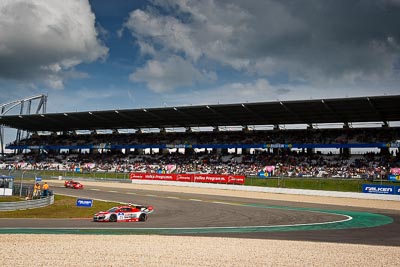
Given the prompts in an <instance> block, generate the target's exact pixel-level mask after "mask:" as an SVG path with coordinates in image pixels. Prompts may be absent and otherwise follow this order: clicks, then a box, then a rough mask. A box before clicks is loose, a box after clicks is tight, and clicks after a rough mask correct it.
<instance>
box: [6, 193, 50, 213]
mask: <svg viewBox="0 0 400 267" xmlns="http://www.w3.org/2000/svg"><path fill="white" fill-rule="evenodd" d="M51 204H54V195H52V196H48V197H45V198H40V199H33V200H25V201H16V202H0V211H12V210H26V209H35V208H42V207H46V206H49V205H51Z"/></svg>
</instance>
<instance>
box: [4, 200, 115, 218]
mask: <svg viewBox="0 0 400 267" xmlns="http://www.w3.org/2000/svg"><path fill="white" fill-rule="evenodd" d="M76 200H77V198H74V197H68V196H60V195H55V196H54V204H53V205H50V206H47V207H43V208H37V209H29V210H16V211H0V218H91V217H93V215H94V214H95V213H96V212H99V211H105V210H108V209H110V208H112V207H114V206H119V205H121V204H120V203H117V202H105V201H97V200H93V206H92V207H77V206H76Z"/></svg>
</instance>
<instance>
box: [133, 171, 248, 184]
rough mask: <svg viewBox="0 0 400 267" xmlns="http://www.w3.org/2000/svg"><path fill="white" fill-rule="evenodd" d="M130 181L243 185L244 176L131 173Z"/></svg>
mask: <svg viewBox="0 0 400 267" xmlns="http://www.w3.org/2000/svg"><path fill="white" fill-rule="evenodd" d="M129 178H130V179H131V180H133V179H138V180H163V181H178V182H196V183H217V184H244V180H245V176H244V175H226V174H191V173H181V174H175V173H172V174H166V173H139V172H131V173H130V174H129Z"/></svg>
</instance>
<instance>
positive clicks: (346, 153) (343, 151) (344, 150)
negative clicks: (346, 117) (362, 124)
mask: <svg viewBox="0 0 400 267" xmlns="http://www.w3.org/2000/svg"><path fill="white" fill-rule="evenodd" d="M343 129H350V125H349V123H348V122H345V123H344V125H343ZM340 155H341V156H345V157H349V156H350V155H351V151H350V148H341V149H340Z"/></svg>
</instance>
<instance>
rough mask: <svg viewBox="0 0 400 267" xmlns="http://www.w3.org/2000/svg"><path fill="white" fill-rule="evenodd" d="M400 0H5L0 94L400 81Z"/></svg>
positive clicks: (61, 96)
mask: <svg viewBox="0 0 400 267" xmlns="http://www.w3.org/2000/svg"><path fill="white" fill-rule="evenodd" d="M399 84H400V0H359V1H348V0H324V1H321V0H286V1H280V0H279V1H278V0H229V1H227V0H201V1H198V0H131V1H130V0H113V1H109V0H90V1H88V0H68V1H49V0H1V1H0V103H6V102H9V101H13V100H18V99H23V98H27V97H30V96H34V95H38V94H45V95H47V96H48V102H47V112H70V111H89V110H92V111H94V110H112V109H131V108H145V107H147V108H150V107H164V106H168V107H174V106H187V105H204V104H218V103H219V104H229V103H245V102H268V101H285V100H308V99H321V98H341V97H359V96H379V95H398V94H399V93H400V86H399Z"/></svg>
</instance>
